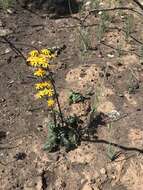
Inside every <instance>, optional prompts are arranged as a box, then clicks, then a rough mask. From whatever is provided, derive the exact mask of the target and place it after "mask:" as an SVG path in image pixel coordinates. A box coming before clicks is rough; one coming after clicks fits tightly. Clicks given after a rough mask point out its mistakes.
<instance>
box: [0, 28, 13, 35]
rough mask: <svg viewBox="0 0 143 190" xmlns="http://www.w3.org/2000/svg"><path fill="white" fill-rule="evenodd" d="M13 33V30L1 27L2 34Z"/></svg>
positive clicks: (0, 32)
mask: <svg viewBox="0 0 143 190" xmlns="http://www.w3.org/2000/svg"><path fill="white" fill-rule="evenodd" d="M11 33H12V31H11V30H9V29H4V28H0V36H6V35H9V34H11Z"/></svg>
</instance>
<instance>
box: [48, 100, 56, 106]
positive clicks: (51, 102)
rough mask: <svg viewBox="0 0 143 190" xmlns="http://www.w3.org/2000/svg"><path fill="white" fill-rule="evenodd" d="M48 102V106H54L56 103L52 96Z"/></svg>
mask: <svg viewBox="0 0 143 190" xmlns="http://www.w3.org/2000/svg"><path fill="white" fill-rule="evenodd" d="M47 104H48V107H53V106H54V104H55V101H54V100H53V99H51V98H50V99H49V100H47Z"/></svg>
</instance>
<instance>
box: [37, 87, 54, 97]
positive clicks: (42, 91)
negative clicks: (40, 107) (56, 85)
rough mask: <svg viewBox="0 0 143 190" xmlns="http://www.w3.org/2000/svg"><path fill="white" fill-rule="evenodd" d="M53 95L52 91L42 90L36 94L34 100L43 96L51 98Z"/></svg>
mask: <svg viewBox="0 0 143 190" xmlns="http://www.w3.org/2000/svg"><path fill="white" fill-rule="evenodd" d="M53 95H54V91H53V89H51V88H49V89H47V88H44V89H43V90H40V91H39V92H38V93H37V94H36V98H42V97H44V96H48V97H51V96H53Z"/></svg>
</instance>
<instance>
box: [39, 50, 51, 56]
mask: <svg viewBox="0 0 143 190" xmlns="http://www.w3.org/2000/svg"><path fill="white" fill-rule="evenodd" d="M41 53H42V54H43V55H50V54H51V51H50V50H48V49H42V50H41Z"/></svg>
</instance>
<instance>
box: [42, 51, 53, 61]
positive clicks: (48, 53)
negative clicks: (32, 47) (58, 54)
mask: <svg viewBox="0 0 143 190" xmlns="http://www.w3.org/2000/svg"><path fill="white" fill-rule="evenodd" d="M41 54H42V55H45V56H46V57H47V58H49V59H53V58H54V57H55V55H54V53H52V52H51V51H50V50H48V49H42V50H41Z"/></svg>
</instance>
